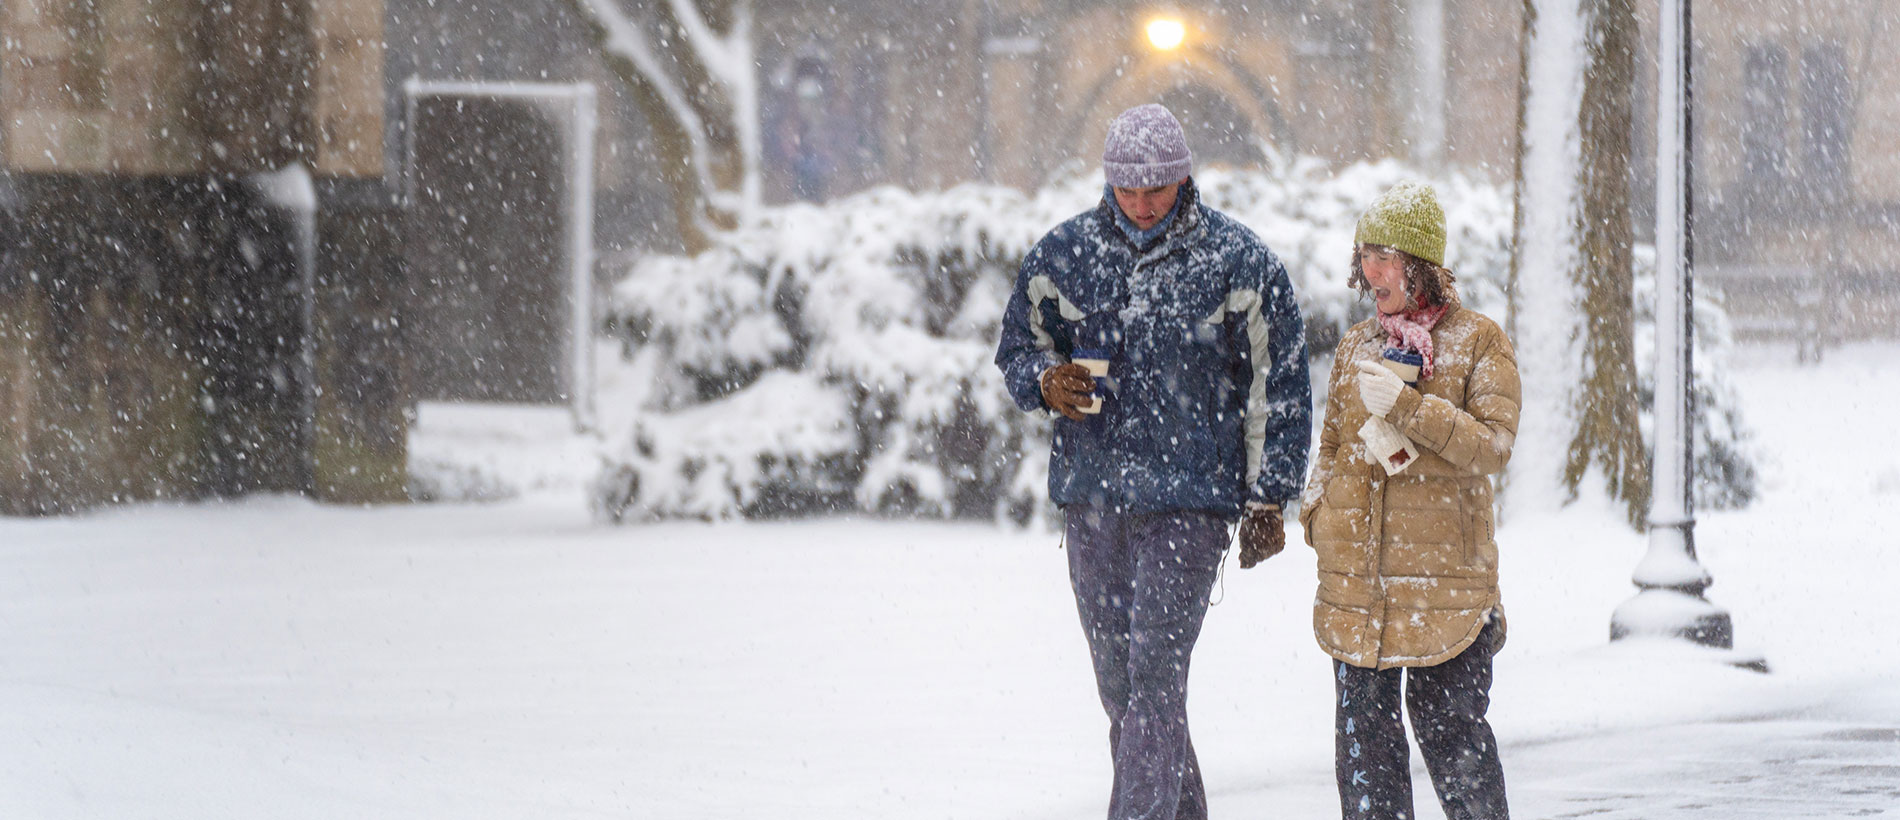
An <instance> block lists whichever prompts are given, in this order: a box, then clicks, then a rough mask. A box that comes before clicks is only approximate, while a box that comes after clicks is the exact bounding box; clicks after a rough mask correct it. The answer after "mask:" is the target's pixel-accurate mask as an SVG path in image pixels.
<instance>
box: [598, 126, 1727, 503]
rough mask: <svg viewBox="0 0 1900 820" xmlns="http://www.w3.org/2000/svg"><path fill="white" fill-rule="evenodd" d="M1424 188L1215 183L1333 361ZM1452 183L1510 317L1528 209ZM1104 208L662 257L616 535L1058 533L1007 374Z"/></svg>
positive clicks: (757, 236) (1216, 193) (821, 219)
mask: <svg viewBox="0 0 1900 820" xmlns="http://www.w3.org/2000/svg"><path fill="white" fill-rule="evenodd" d="M1411 176H1415V174H1414V173H1412V172H1410V171H1408V169H1406V168H1405V167H1404V166H1401V165H1400V164H1398V163H1396V162H1391V161H1383V162H1377V163H1363V164H1358V165H1354V166H1350V167H1347V168H1345V169H1337V170H1336V169H1331V168H1328V167H1327V166H1326V165H1324V164H1323V163H1321V162H1319V161H1316V160H1308V159H1289V158H1274V159H1272V160H1271V161H1270V165H1269V167H1268V168H1267V169H1266V170H1264V171H1249V172H1239V171H1226V170H1222V169H1207V170H1204V171H1201V172H1199V173H1197V174H1196V175H1195V179H1196V181H1197V182H1198V184H1199V185H1200V186H1201V190H1202V193H1203V196H1204V198H1205V200H1206V202H1207V203H1208V204H1209V205H1211V206H1213V207H1215V208H1218V209H1220V210H1223V211H1225V212H1227V213H1229V214H1231V215H1233V216H1234V217H1236V218H1238V219H1239V220H1241V221H1242V222H1243V223H1245V224H1247V225H1249V226H1250V227H1252V228H1253V229H1254V231H1255V232H1257V233H1259V234H1260V236H1261V237H1262V238H1263V239H1264V240H1266V242H1267V244H1268V246H1269V247H1271V248H1273V249H1274V251H1275V252H1276V253H1277V254H1278V255H1279V257H1280V259H1281V261H1282V262H1283V263H1284V264H1285V265H1286V267H1287V270H1288V273H1289V275H1290V276H1291V278H1292V281H1293V284H1294V288H1295V289H1296V290H1297V291H1298V293H1299V297H1300V302H1301V308H1302V310H1303V311H1304V315H1305V319H1306V323H1307V334H1308V342H1309V346H1310V348H1311V351H1312V353H1313V354H1314V355H1315V356H1316V357H1323V356H1325V355H1326V354H1329V353H1330V352H1331V350H1332V347H1333V345H1334V344H1335V343H1336V342H1337V340H1338V339H1339V338H1340V336H1341V335H1342V334H1343V333H1344V331H1345V329H1346V328H1347V327H1349V326H1350V325H1351V324H1352V323H1353V322H1355V321H1358V320H1359V319H1362V318H1364V317H1366V316H1368V315H1370V311H1371V305H1370V303H1369V302H1367V301H1365V300H1362V299H1361V298H1360V297H1359V295H1358V294H1357V293H1356V292H1354V291H1352V290H1350V289H1348V288H1347V287H1346V272H1347V269H1348V263H1349V261H1350V257H1349V253H1350V251H1351V248H1352V235H1353V229H1354V224H1355V221H1356V220H1357V218H1358V215H1359V213H1360V212H1361V211H1362V210H1363V209H1364V208H1365V207H1366V206H1367V205H1368V204H1370V203H1371V201H1372V199H1373V198H1374V197H1376V196H1377V195H1378V194H1379V193H1380V192H1382V191H1384V190H1385V189H1386V188H1388V187H1390V186H1391V185H1392V184H1393V183H1396V182H1398V181H1399V180H1401V179H1405V178H1407V177H1411ZM1434 182H1435V184H1436V185H1437V186H1438V188H1439V193H1440V199H1441V201H1442V202H1443V203H1444V206H1445V211H1446V213H1447V215H1448V217H1449V219H1450V225H1449V230H1450V232H1451V236H1450V237H1449V238H1448V242H1447V246H1448V254H1449V258H1448V259H1447V260H1446V261H1447V263H1448V265H1449V266H1450V267H1451V268H1452V269H1453V270H1455V271H1456V272H1457V275H1458V281H1459V288H1460V292H1461V294H1462V295H1463V298H1464V301H1465V303H1466V304H1467V305H1469V306H1471V307H1472V308H1475V309H1477V310H1480V311H1483V312H1485V313H1487V314H1489V315H1491V316H1494V317H1499V318H1500V319H1502V317H1503V315H1504V309H1505V299H1504V293H1503V283H1504V281H1505V277H1506V275H1507V272H1508V268H1509V259H1510V248H1509V236H1510V230H1511V212H1510V198H1509V193H1508V190H1507V189H1505V188H1503V187H1500V186H1494V185H1489V184H1486V183H1482V182H1479V181H1474V180H1469V179H1464V178H1460V177H1453V178H1449V179H1439V180H1435V181H1434ZM1101 195H1102V189H1101V183H1100V178H1099V176H1098V175H1096V174H1094V173H1088V174H1083V175H1079V176H1076V177H1072V178H1070V179H1068V180H1066V181H1063V182H1061V183H1059V184H1056V185H1053V186H1051V187H1049V188H1046V189H1044V190H1042V191H1040V192H1038V193H1037V194H1035V195H1033V196H1028V195H1024V194H1022V193H1020V192H1017V191H1015V190H1013V189H1009V188H1003V187H997V186H979V185H964V186H959V187H957V188H953V189H950V190H948V191H942V192H934V193H911V192H906V191H901V190H898V189H895V188H880V189H875V190H871V191H867V192H864V193H861V194H857V195H854V196H851V197H847V198H844V199H841V200H837V201H835V202H832V203H830V204H828V205H826V206H824V207H816V206H811V205H802V204H801V205H792V206H785V207H780V208H774V209H770V210H769V211H768V212H767V213H766V214H765V215H764V217H763V218H762V219H761V220H760V221H759V222H758V223H757V224H755V225H752V226H750V227H747V228H744V229H741V230H739V231H735V232H732V233H729V234H727V235H725V236H723V237H722V238H721V240H720V244H719V246H718V247H716V248H714V249H713V250H710V251H707V252H705V253H702V254H700V255H698V256H696V257H691V258H686V257H669V256H655V257H649V258H647V259H644V260H642V261H641V262H639V263H638V264H636V265H635V266H634V268H633V270H632V271H631V272H630V273H629V274H628V276H627V277H626V278H625V279H624V280H623V281H621V282H620V283H619V285H618V286H617V287H616V288H615V289H614V292H613V296H612V299H611V302H610V306H609V325H610V328H611V330H612V333H613V334H614V336H615V337H616V338H618V339H619V340H620V342H621V344H622V345H623V348H624V351H625V353H626V357H627V359H629V360H632V359H635V358H639V357H657V361H649V365H650V366H649V367H645V368H643V370H644V371H645V372H651V373H653V374H655V380H656V381H657V384H655V385H654V387H653V388H652V389H651V390H650V392H648V393H647V395H646V398H645V402H644V406H642V407H639V408H626V412H630V413H633V414H634V418H633V419H632V420H631V421H630V423H628V424H627V427H626V429H625V432H623V433H622V434H620V435H619V436H618V437H617V440H616V441H615V443H613V444H611V445H610V447H609V450H608V453H607V458H606V461H607V465H606V467H605V469H604V470H603V472H602V474H601V477H600V479H599V480H598V482H597V486H596V494H595V500H596V503H597V506H598V508H599V509H600V510H601V512H602V513H603V514H604V515H605V516H607V517H609V518H612V519H615V520H622V519H634V520H651V519H664V518H701V519H725V518H735V517H749V518H756V517H771V516H779V515H788V514H799V513H808V512H813V511H839V510H857V511H865V512H873V513H882V514H898V515H911V516H927V517H978V518H1001V519H1008V520H1015V521H1019V522H1021V521H1026V520H1029V519H1030V518H1033V517H1036V516H1038V515H1043V514H1046V513H1047V512H1048V509H1047V508H1048V505H1047V503H1046V501H1047V485H1046V484H1047V482H1046V478H1047V472H1046V471H1047V457H1046V453H1047V451H1048V436H1049V425H1048V422H1047V421H1045V420H1042V419H1039V418H1036V417H1033V416H1030V415H1028V414H1025V413H1022V412H1021V411H1019V410H1017V409H1016V408H1015V406H1014V405H1013V404H1012V403H1011V402H1010V400H1009V397H1008V395H1007V394H1006V393H1005V391H1004V389H1003V385H1002V378H1001V375H1000V374H999V373H998V372H997V370H996V368H995V367H994V366H993V365H992V364H991V357H992V356H993V355H994V352H995V343H996V335H997V326H998V323H999V321H1000V320H1001V317H1002V311H1003V305H1004V302H1005V300H1006V299H1007V298H1008V295H1009V290H1010V287H1011V286H1012V285H1013V283H1014V279H1015V272H1016V268H1017V265H1018V264H1019V262H1020V260H1021V259H1022V257H1023V255H1024V254H1026V253H1027V252H1028V250H1029V249H1030V247H1031V246H1033V245H1034V243H1035V242H1036V240H1037V239H1039V238H1041V236H1042V235H1043V234H1044V233H1045V232H1047V231H1048V230H1049V229H1050V228H1052V227H1054V226H1055V225H1056V223H1058V222H1060V221H1061V220H1063V219H1066V218H1068V217H1070V216H1073V215H1075V214H1076V213H1078V212H1080V211H1082V210H1084V209H1086V208H1089V207H1092V206H1094V205H1095V203H1096V202H1097V201H1098V200H1099V199H1100V198H1101ZM1710 309H1711V310H1714V308H1713V307H1711V308H1710ZM1717 312H1718V313H1719V311H1717ZM1644 328H1645V329H1646V328H1647V325H1644ZM1645 332H1646V330H1645ZM1703 341H1704V343H1705V344H1706V343H1708V342H1709V341H1711V338H1710V337H1709V336H1704V337H1703ZM1325 375H1326V370H1325V368H1324V367H1323V366H1316V368H1315V378H1316V380H1318V381H1322V382H1323V381H1324V379H1325ZM1698 375H1699V376H1700V375H1703V374H1702V373H1701V372H1699V373H1698ZM1712 399H1713V400H1712V401H1709V402H1707V403H1706V404H1705V407H1707V408H1709V409H1710V410H1711V411H1714V412H1716V413H1718V414H1719V415H1720V417H1721V418H1722V419H1723V420H1725V421H1732V420H1733V419H1732V413H1729V412H1728V411H1726V410H1725V409H1723V408H1731V407H1733V404H1734V403H1733V400H1732V399H1731V398H1728V397H1727V394H1726V393H1722V392H1719V391H1718V392H1717V393H1716V394H1715V395H1713V396H1712ZM1705 415H1708V414H1706V413H1705ZM1317 420H1318V419H1317V417H1316V418H1315V421H1317ZM1708 429H1710V430H1712V431H1714V432H1713V433H1712V435H1713V436H1714V439H1713V440H1705V441H1704V444H1703V451H1704V452H1709V451H1711V450H1713V449H1719V448H1721V447H1723V446H1726V445H1728V444H1731V443H1733V442H1734V441H1735V440H1736V433H1735V431H1734V429H1733V428H1732V427H1731V428H1728V429H1725V430H1715V426H1713V425H1709V426H1708ZM1724 436H1726V437H1724ZM1712 445H1713V446H1712ZM1729 451H1730V452H1739V451H1734V450H1733V448H1730V450H1729ZM1732 463H1733V465H1739V466H1740V467H1742V468H1745V467H1746V461H1745V460H1735V461H1733V462H1732ZM1725 475H1726V476H1727V477H1728V478H1731V479H1733V478H1735V477H1736V476H1740V477H1741V478H1742V479H1744V483H1746V480H1747V479H1748V476H1747V475H1746V474H1745V473H1737V472H1736V471H1735V470H1733V469H1730V471H1729V473H1727V474H1725ZM1740 498H1741V499H1744V500H1745V498H1746V493H1743V494H1742V495H1741V496H1740Z"/></svg>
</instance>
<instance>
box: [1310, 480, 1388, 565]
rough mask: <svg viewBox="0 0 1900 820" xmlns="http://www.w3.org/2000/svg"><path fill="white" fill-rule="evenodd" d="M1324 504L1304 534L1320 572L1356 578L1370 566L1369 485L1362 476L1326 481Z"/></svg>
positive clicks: (1314, 514)
mask: <svg viewBox="0 0 1900 820" xmlns="http://www.w3.org/2000/svg"><path fill="white" fill-rule="evenodd" d="M1321 497H1322V498H1324V499H1325V500H1324V501H1323V502H1322V503H1321V504H1319V505H1318V509H1317V510H1315V511H1314V513H1313V520H1312V529H1311V530H1309V532H1308V536H1307V537H1308V538H1309V539H1311V541H1310V542H1311V543H1312V545H1313V548H1314V549H1315V550H1317V551H1318V552H1319V568H1320V569H1321V570H1322V571H1329V572H1340V573H1351V574H1359V573H1366V572H1369V571H1370V569H1371V566H1372V518H1371V510H1372V505H1371V501H1370V497H1371V482H1370V481H1368V480H1367V479H1366V478H1364V477H1362V476H1355V475H1348V476H1333V477H1331V478H1328V479H1326V484H1325V490H1324V492H1323V493H1322V496H1321Z"/></svg>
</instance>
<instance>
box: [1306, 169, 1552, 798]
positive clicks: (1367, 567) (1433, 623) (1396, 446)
mask: <svg viewBox="0 0 1900 820" xmlns="http://www.w3.org/2000/svg"><path fill="white" fill-rule="evenodd" d="M1444 226H1445V217H1444V211H1443V210H1442V209H1441V208H1440V207H1439V205H1438V202H1437V198H1436V195H1435V194H1434V193H1433V191H1432V189H1431V188H1430V187H1427V186H1423V185H1417V184H1411V183H1401V184H1400V185H1398V186H1395V187H1394V188H1393V189H1392V190H1390V191H1387V192H1386V193H1385V194H1384V195H1382V196H1381V197H1380V198H1379V199H1378V200H1376V201H1375V202H1374V203H1373V205H1372V207H1371V208H1369V209H1368V210H1367V211H1366V213H1365V214H1364V215H1363V216H1362V217H1361V218H1360V221H1359V225H1358V231H1357V233H1356V235H1355V237H1354V243H1355V245H1356V247H1355V250H1354V258H1353V269H1352V276H1351V278H1350V279H1349V283H1350V284H1351V285H1352V286H1353V287H1355V288H1357V289H1359V290H1360V291H1361V292H1362V293H1365V294H1367V295H1370V296H1371V297H1372V298H1373V299H1374V300H1375V301H1376V302H1377V307H1378V315H1377V316H1375V317H1374V318H1372V319H1367V320H1366V321H1363V322H1360V323H1359V324H1357V325H1355V326H1353V328H1352V329H1351V330H1350V331H1348V332H1347V333H1346V336H1345V338H1344V339H1342V340H1340V343H1339V348H1338V350H1337V351H1336V352H1335V354H1334V358H1333V369H1332V376H1331V380H1330V385H1331V396H1330V398H1329V399H1328V401H1327V404H1326V416H1325V422H1324V425H1323V426H1322V428H1321V434H1320V446H1319V452H1318V455H1317V457H1316V458H1315V459H1314V463H1313V472H1312V475H1311V476H1310V478H1309V479H1308V482H1307V487H1306V493H1305V496H1304V498H1303V502H1302V506H1301V509H1300V523H1301V524H1302V525H1303V526H1304V528H1305V531H1306V540H1307V543H1308V544H1310V545H1311V546H1312V547H1313V548H1314V549H1315V550H1316V551H1318V553H1319V594H1318V596H1317V597H1316V599H1315V601H1314V610H1313V629H1314V634H1315V636H1316V637H1317V638H1318V640H1319V644H1320V646H1321V647H1322V648H1324V649H1325V650H1326V651H1327V653H1328V654H1331V655H1332V656H1333V658H1334V680H1335V686H1336V689H1337V694H1338V699H1337V701H1336V704H1335V705H1336V707H1337V715H1336V718H1337V719H1336V723H1337V725H1336V736H1335V741H1336V744H1335V745H1336V747H1337V748H1336V752H1335V762H1336V764H1337V774H1338V778H1339V794H1340V806H1341V809H1342V812H1343V816H1345V817H1348V818H1354V820H1357V818H1361V817H1365V818H1398V817H1414V816H1416V815H1415V814H1414V813H1413V807H1412V792H1411V774H1410V760H1409V754H1408V748H1407V743H1406V736H1405V726H1404V723H1403V722H1401V719H1400V716H1399V702H1400V689H1401V686H1400V682H1401V676H1402V675H1404V676H1406V677H1409V678H1410V680H1409V682H1407V683H1406V685H1405V687H1404V701H1405V706H1406V711H1408V712H1410V713H1411V718H1412V725H1413V728H1414V729H1415V730H1416V731H1417V733H1418V741H1419V747H1420V750H1421V751H1422V752H1423V754H1424V756H1425V763H1426V768H1427V769H1428V770H1429V771H1430V773H1431V777H1432V782H1433V785H1434V786H1435V787H1436V789H1437V791H1438V796H1439V801H1440V803H1441V804H1442V806H1443V807H1444V811H1445V815H1446V817H1447V818H1450V819H1451V820H1464V819H1465V818H1486V819H1487V820H1488V819H1490V818H1498V819H1499V820H1501V819H1502V818H1506V817H1508V816H1509V812H1508V809H1507V807H1506V801H1505V796H1504V773H1503V768H1502V766H1501V764H1500V762H1499V759H1498V750H1497V742H1496V740H1495V738H1494V737H1493V735H1492V732H1491V727H1490V724H1489V723H1488V722H1487V721H1486V720H1485V712H1486V710H1487V708H1488V707H1489V703H1490V688H1491V657H1492V655H1493V653H1495V652H1496V651H1497V650H1498V649H1499V648H1500V647H1502V646H1503V644H1504V631H1505V630H1504V617H1503V611H1502V607H1501V605H1500V603H1499V595H1498V552H1497V544H1496V542H1495V541H1494V540H1493V539H1492V533H1493V529H1494V527H1493V522H1494V513H1493V509H1492V506H1493V505H1492V499H1493V496H1492V492H1493V490H1492V483H1491V476H1492V475H1495V474H1497V473H1499V472H1501V471H1502V470H1503V469H1504V465H1505V463H1506V462H1507V461H1508V460H1509V459H1510V456H1511V444H1512V440H1513V438H1514V436H1515V435H1516V433H1517V417H1518V377H1517V359H1516V354H1515V353H1514V352H1513V351H1512V349H1511V342H1510V340H1509V339H1508V338H1506V336H1505V334H1504V331H1503V330H1502V329H1501V328H1499V327H1498V325H1497V323H1495V322H1493V321H1492V320H1490V319H1489V318H1486V317H1485V316H1483V315H1482V314H1479V313H1477V312H1476V311H1472V310H1468V309H1466V308H1464V307H1463V306H1462V305H1460V304H1459V301H1458V295H1457V291H1456V290H1455V289H1454V288H1453V286H1452V275H1451V272H1450V271H1449V270H1446V269H1445V268H1444V267H1443V266H1442V265H1443V261H1444V247H1445V227H1444ZM1388 359H1394V360H1397V364H1398V366H1397V367H1396V368H1395V367H1394V366H1393V365H1390V364H1388V363H1387V360H1388ZM1408 365H1409V366H1408ZM1410 366H1416V367H1417V371H1416V374H1415V375H1414V373H1413V372H1412V370H1411V367H1410ZM1401 374H1403V375H1401ZM1408 377H1409V378H1408Z"/></svg>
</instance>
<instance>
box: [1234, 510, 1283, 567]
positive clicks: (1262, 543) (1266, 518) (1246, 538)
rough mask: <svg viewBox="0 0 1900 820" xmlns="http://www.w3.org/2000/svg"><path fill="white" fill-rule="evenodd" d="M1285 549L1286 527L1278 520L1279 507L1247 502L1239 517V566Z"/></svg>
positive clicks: (1259, 560) (1250, 563)
mask: <svg viewBox="0 0 1900 820" xmlns="http://www.w3.org/2000/svg"><path fill="white" fill-rule="evenodd" d="M1283 549H1286V527H1285V525H1283V524H1281V522H1280V508H1279V507H1268V506H1265V505H1259V504H1248V505H1247V513H1246V515H1244V516H1241V519H1240V568H1241V569H1252V568H1253V565H1255V564H1258V563H1260V562H1261V561H1265V560H1267V559H1268V558H1272V557H1273V556H1275V555H1279V554H1280V550H1283Z"/></svg>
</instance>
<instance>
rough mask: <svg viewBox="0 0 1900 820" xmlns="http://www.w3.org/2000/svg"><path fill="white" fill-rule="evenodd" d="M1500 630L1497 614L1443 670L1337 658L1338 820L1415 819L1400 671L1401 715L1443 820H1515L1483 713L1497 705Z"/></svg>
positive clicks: (1334, 668) (1334, 759)
mask: <svg viewBox="0 0 1900 820" xmlns="http://www.w3.org/2000/svg"><path fill="white" fill-rule="evenodd" d="M1498 634H1499V630H1498V624H1497V620H1496V617H1495V616H1493V618H1492V620H1491V621H1489V622H1487V623H1486V624H1485V626H1484V630H1483V631H1482V632H1479V633H1478V639H1477V640H1476V641H1473V642H1472V644H1471V646H1470V647H1468V648H1466V649H1465V651H1463V652H1460V653H1458V656H1457V657H1454V658H1452V659H1451V660H1448V661H1445V662H1444V663H1441V664H1439V665H1437V666H1415V667H1410V668H1405V669H1380V670H1373V669H1366V668H1364V667H1358V666H1351V665H1348V664H1345V663H1341V662H1339V661H1336V660H1335V661H1333V680H1334V683H1335V689H1336V690H1337V693H1338V695H1339V698H1338V701H1337V704H1338V709H1337V710H1336V712H1335V725H1334V732H1333V742H1334V752H1333V763H1334V766H1335V771H1336V773H1337V774H1338V776H1339V808H1340V816H1341V817H1343V818H1345V820H1362V818H1364V820H1399V818H1407V819H1408V820H1409V818H1413V817H1416V816H1417V815H1416V814H1414V813H1413V811H1412V809H1413V807H1412V759H1411V750H1410V748H1409V747H1408V746H1407V745H1406V740H1405V724H1404V723H1403V722H1401V721H1400V719H1399V683H1400V677H1401V675H1403V677H1404V683H1405V711H1406V712H1407V713H1408V714H1410V715H1411V717H1412V729H1413V731H1416V732H1417V733H1418V748H1419V752H1420V753H1421V754H1423V755H1424V756H1425V770H1426V771H1428V772H1430V773H1431V776H1432V785H1433V786H1434V787H1435V788H1437V790H1438V802H1439V805H1440V806H1442V807H1444V810H1445V817H1446V820H1509V818H1510V816H1511V811H1510V808H1509V807H1508V806H1507V805H1505V800H1504V766H1503V764H1502V763H1501V762H1500V761H1499V760H1498V741H1497V738H1496V737H1494V736H1492V734H1491V724H1490V722H1489V721H1487V720H1485V717H1484V714H1485V712H1486V711H1487V710H1488V709H1490V707H1491V656H1492V654H1493V653H1495V652H1496V651H1497V645H1498V644H1497V640H1498Z"/></svg>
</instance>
